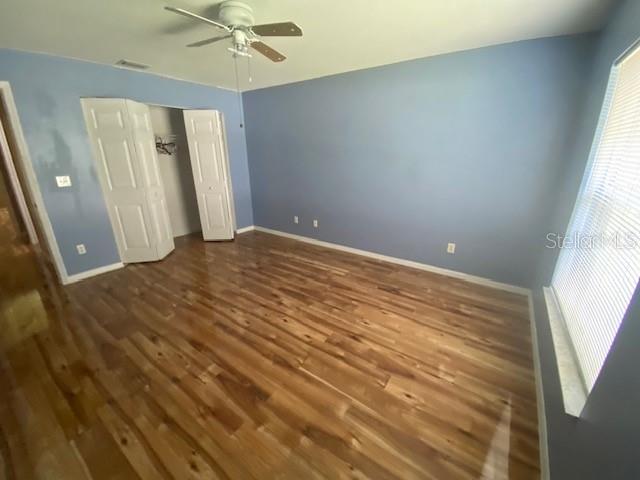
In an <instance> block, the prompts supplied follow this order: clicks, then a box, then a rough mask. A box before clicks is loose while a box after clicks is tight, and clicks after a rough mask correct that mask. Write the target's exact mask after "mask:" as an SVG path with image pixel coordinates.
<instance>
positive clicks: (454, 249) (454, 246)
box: [447, 243, 456, 254]
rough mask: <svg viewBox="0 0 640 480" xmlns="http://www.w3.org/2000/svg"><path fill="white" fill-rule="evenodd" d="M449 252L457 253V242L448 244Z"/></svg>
mask: <svg viewBox="0 0 640 480" xmlns="http://www.w3.org/2000/svg"><path fill="white" fill-rule="evenodd" d="M447 253H451V254H454V253H456V244H455V243H448V244H447Z"/></svg>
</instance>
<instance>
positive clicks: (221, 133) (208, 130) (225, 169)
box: [184, 110, 235, 240]
mask: <svg viewBox="0 0 640 480" xmlns="http://www.w3.org/2000/svg"><path fill="white" fill-rule="evenodd" d="M184 121H185V127H186V130H187V142H188V144H189V156H190V157H191V168H192V170H193V181H194V183H195V187H196V195H197V197H198V210H199V211H200V222H201V224H202V237H203V238H204V239H205V240H231V239H232V238H233V234H234V230H235V212H234V207H233V193H232V191H231V179H230V175H229V157H228V152H227V144H226V135H225V129H224V122H223V119H222V115H221V113H220V112H218V111H217V110H185V111H184Z"/></svg>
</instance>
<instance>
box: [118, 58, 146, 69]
mask: <svg viewBox="0 0 640 480" xmlns="http://www.w3.org/2000/svg"><path fill="white" fill-rule="evenodd" d="M116 65H118V66H119V67H126V68H135V69H136V70H146V69H147V68H149V67H150V66H151V65H146V64H144V63H138V62H132V61H131V60H125V59H124V58H123V59H122V60H118V61H117V62H116Z"/></svg>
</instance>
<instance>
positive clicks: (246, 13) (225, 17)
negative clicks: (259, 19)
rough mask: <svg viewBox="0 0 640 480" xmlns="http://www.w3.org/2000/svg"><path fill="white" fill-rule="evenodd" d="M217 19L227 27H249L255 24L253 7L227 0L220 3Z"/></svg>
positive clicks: (234, 0)
mask: <svg viewBox="0 0 640 480" xmlns="http://www.w3.org/2000/svg"><path fill="white" fill-rule="evenodd" d="M218 19H219V20H220V22H221V23H223V24H224V25H227V26H229V27H241V28H242V27H244V28H249V27H251V26H253V25H254V24H255V20H254V18H253V9H252V8H251V7H250V6H249V5H247V4H246V3H244V2H238V1H236V0H227V1H226V2H222V3H221V4H220V10H219V12H218Z"/></svg>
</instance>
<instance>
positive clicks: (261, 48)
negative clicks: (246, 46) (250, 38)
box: [251, 42, 287, 62]
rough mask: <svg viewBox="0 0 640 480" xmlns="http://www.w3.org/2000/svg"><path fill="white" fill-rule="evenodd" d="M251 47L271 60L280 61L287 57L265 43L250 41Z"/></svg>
mask: <svg viewBox="0 0 640 480" xmlns="http://www.w3.org/2000/svg"><path fill="white" fill-rule="evenodd" d="M251 47H252V48H254V49H255V50H257V51H258V52H260V53H261V54H262V55H264V56H265V57H267V58H268V59H269V60H271V61H272V62H282V61H283V60H284V59H286V58H287V57H285V56H284V55H283V54H281V53H280V52H278V51H277V50H274V49H273V48H271V47H270V46H269V45H267V44H266V43H262V42H251Z"/></svg>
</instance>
